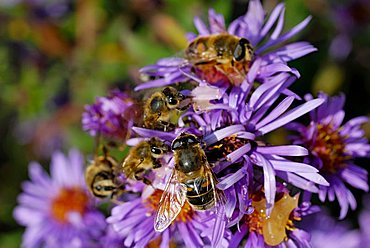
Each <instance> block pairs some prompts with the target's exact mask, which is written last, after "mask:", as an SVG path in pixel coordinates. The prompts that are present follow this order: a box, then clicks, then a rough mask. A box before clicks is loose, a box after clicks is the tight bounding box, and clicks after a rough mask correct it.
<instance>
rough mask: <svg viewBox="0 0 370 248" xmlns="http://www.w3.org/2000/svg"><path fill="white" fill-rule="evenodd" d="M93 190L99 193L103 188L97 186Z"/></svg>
mask: <svg viewBox="0 0 370 248" xmlns="http://www.w3.org/2000/svg"><path fill="white" fill-rule="evenodd" d="M95 189H96V191H101V190H103V187H102V186H100V185H98V186H95Z"/></svg>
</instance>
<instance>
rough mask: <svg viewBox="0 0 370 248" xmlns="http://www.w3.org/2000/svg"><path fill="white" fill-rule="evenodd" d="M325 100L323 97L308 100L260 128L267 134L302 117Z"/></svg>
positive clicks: (262, 132)
mask: <svg viewBox="0 0 370 248" xmlns="http://www.w3.org/2000/svg"><path fill="white" fill-rule="evenodd" d="M323 102H324V100H323V99H314V100H311V101H309V102H306V103H304V104H302V105H300V106H298V107H296V108H294V109H292V110H291V111H289V112H287V113H285V114H284V115H283V116H281V117H279V118H278V119H276V120H275V121H273V122H270V123H269V124H267V125H266V126H264V127H262V128H260V129H259V131H260V132H261V134H266V133H268V132H270V131H272V130H275V129H277V128H279V127H281V126H284V125H285V124H287V123H289V122H291V121H293V120H295V119H297V118H298V117H301V116H302V115H304V114H306V113H307V112H310V111H311V110H313V109H315V108H317V107H318V106H320V105H321V104H322V103H323Z"/></svg>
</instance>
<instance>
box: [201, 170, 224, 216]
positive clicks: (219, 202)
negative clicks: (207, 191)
mask: <svg viewBox="0 0 370 248" xmlns="http://www.w3.org/2000/svg"><path fill="white" fill-rule="evenodd" d="M204 170H205V173H206V174H207V176H206V178H207V181H209V182H210V184H211V185H212V188H213V194H214V199H215V207H216V211H218V210H219V209H220V207H221V208H223V207H224V205H225V203H226V196H225V194H224V192H223V191H222V190H219V189H217V187H216V185H217V183H218V181H217V177H216V175H215V174H214V173H213V171H212V169H211V167H210V165H209V164H208V163H207V164H206V165H205V167H204ZM207 183H208V182H207Z"/></svg>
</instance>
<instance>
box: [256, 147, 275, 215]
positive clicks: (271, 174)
mask: <svg viewBox="0 0 370 248" xmlns="http://www.w3.org/2000/svg"><path fill="white" fill-rule="evenodd" d="M251 159H252V162H254V163H255V164H257V165H260V166H262V168H263V178H264V180H263V182H264V189H265V197H266V215H267V216H270V214H271V211H272V208H273V207H274V203H275V193H276V181H275V171H274V169H273V166H272V164H271V163H270V161H268V160H267V159H265V157H264V156H263V155H261V154H259V153H255V152H254V153H253V154H252V156H251Z"/></svg>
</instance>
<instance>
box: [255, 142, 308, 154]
mask: <svg viewBox="0 0 370 248" xmlns="http://www.w3.org/2000/svg"><path fill="white" fill-rule="evenodd" d="M256 151H257V152H259V153H263V154H275V155H280V156H306V155H308V151H307V149H306V148H304V147H302V146H296V145H285V146H258V147H257V148H256Z"/></svg>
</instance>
